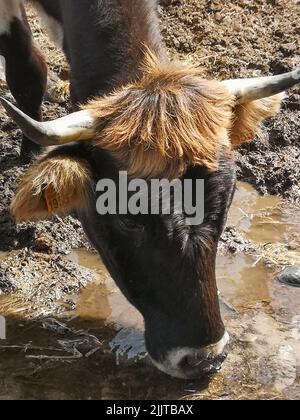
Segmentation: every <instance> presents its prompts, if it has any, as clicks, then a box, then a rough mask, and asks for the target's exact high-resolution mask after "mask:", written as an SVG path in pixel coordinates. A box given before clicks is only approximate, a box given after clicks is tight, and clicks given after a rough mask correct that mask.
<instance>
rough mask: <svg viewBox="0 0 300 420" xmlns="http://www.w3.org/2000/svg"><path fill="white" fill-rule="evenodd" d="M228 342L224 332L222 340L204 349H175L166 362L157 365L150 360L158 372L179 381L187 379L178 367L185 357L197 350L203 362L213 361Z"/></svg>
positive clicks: (195, 352) (226, 334) (228, 339)
mask: <svg viewBox="0 0 300 420" xmlns="http://www.w3.org/2000/svg"><path fill="white" fill-rule="evenodd" d="M229 341H230V338H229V335H228V333H227V332H225V334H224V336H223V338H222V339H221V340H220V341H219V342H218V343H216V344H213V345H211V346H208V347H204V348H202V349H196V348H189V347H182V348H177V349H174V350H171V351H170V352H169V353H168V355H167V357H166V360H165V361H164V362H163V363H158V362H156V361H155V360H153V359H151V360H152V363H153V364H154V366H156V367H157V368H158V369H159V370H160V371H162V372H164V373H166V374H167V375H170V376H173V377H174V378H179V379H187V377H186V376H185V374H184V372H183V371H181V370H180V369H179V368H178V366H179V363H180V361H181V360H182V358H183V357H185V356H193V355H195V354H197V353H198V352H199V350H200V351H201V352H202V353H203V354H202V358H203V361H205V360H207V361H209V360H211V359H214V358H216V357H218V356H220V355H221V354H222V353H223V351H224V349H225V348H226V346H227V345H228V343H229Z"/></svg>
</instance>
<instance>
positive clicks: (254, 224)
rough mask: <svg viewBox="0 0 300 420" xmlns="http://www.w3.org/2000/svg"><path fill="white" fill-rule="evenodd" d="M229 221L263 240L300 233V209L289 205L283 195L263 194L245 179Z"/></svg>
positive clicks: (251, 237) (252, 236)
mask: <svg viewBox="0 0 300 420" xmlns="http://www.w3.org/2000/svg"><path fill="white" fill-rule="evenodd" d="M228 224H229V225H233V226H236V227H237V228H238V229H239V230H241V231H242V232H244V233H245V234H246V235H247V238H248V239H250V240H252V241H255V242H261V243H277V242H281V243H282V242H286V241H289V240H291V239H292V238H293V237H294V236H295V235H297V236H298V237H299V235H300V232H299V230H300V209H299V208H296V207H294V206H291V207H289V206H285V205H284V204H283V201H282V200H281V199H280V198H279V197H274V196H260V195H259V194H258V193H257V191H256V190H255V189H254V188H253V187H252V186H251V185H249V184H247V183H245V182H239V183H238V188H237V191H236V194H235V199H234V205H233V206H232V208H231V210H230V213H229V218H228Z"/></svg>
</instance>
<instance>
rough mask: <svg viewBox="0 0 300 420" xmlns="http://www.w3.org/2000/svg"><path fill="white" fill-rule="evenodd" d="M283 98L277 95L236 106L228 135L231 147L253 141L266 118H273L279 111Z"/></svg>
mask: <svg viewBox="0 0 300 420" xmlns="http://www.w3.org/2000/svg"><path fill="white" fill-rule="evenodd" d="M284 97H285V94H279V95H276V96H271V97H269V98H264V99H260V100H257V101H253V102H247V103H245V104H242V105H237V106H236V107H235V109H234V116H233V125H232V129H231V135H230V137H231V143H232V144H233V146H239V145H240V144H241V143H244V142H246V141H249V140H253V139H254V138H255V136H256V134H257V132H258V131H259V127H260V125H261V123H262V122H263V121H264V120H266V119H267V118H270V117H274V116H275V115H276V114H277V113H278V112H279V111H280V107H281V102H282V100H283V99H284Z"/></svg>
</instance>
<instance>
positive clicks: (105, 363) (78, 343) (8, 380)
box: [0, 183, 300, 399]
mask: <svg viewBox="0 0 300 420" xmlns="http://www.w3.org/2000/svg"><path fill="white" fill-rule="evenodd" d="M228 223H229V225H237V226H238V228H239V229H240V230H242V231H243V232H244V233H245V235H246V237H247V238H249V239H252V240H255V241H257V242H262V243H276V242H281V243H287V242H289V241H290V240H291V239H293V238H294V236H295V234H298V233H299V227H300V211H295V210H294V209H293V210H292V209H291V208H288V207H284V208H282V205H281V201H280V200H279V199H277V198H274V197H259V196H258V194H257V193H256V192H255V191H254V190H253V188H252V187H250V186H248V185H247V184H244V183H240V184H239V189H238V191H237V194H236V197H235V200H234V205H233V207H232V209H231V212H230V216H229V221H228ZM1 257H3V255H2V254H0V259H1ZM68 258H69V259H70V260H71V261H73V262H75V263H78V264H79V265H81V266H83V267H86V268H89V269H91V270H92V272H93V277H94V278H93V281H92V282H91V283H89V284H88V286H87V287H86V288H85V289H83V290H82V291H81V293H80V294H79V295H78V296H76V303H77V305H76V310H75V311H74V312H73V313H72V314H71V315H70V316H69V317H68V318H67V319H66V318H62V319H60V320H58V321H55V320H50V321H49V320H48V321H47V322H44V323H43V322H41V321H36V322H27V321H24V320H23V321H22V319H10V320H8V327H7V328H8V329H7V331H8V339H7V340H6V341H0V399H7V398H17V399H43V398H45V399H91V398H92V399H178V398H191V399H193V398H195V399H206V398H208V399H212V398H213V399H242V398H254V399H281V398H283V399H288V398H290V399H298V398H299V395H300V290H299V289H293V288H289V287H287V286H284V285H282V284H279V283H278V282H276V281H275V280H274V274H275V271H274V269H271V268H268V267H266V265H265V264H264V263H263V262H262V261H258V260H257V259H255V258H254V257H252V256H250V255H241V254H237V255H227V256H223V255H220V256H219V257H218V266H217V277H218V286H219V290H220V298H221V307H222V311H223V316H224V320H225V323H226V326H227V328H228V330H229V333H230V335H231V337H232V342H231V347H232V348H231V352H230V356H229V358H228V361H227V363H226V365H225V367H224V369H223V371H222V372H221V373H220V374H219V375H216V376H215V377H214V378H213V379H212V380H211V382H209V380H208V379H205V380H203V381H197V382H191V381H188V382H184V381H180V380H176V379H173V378H168V377H167V376H165V375H164V374H162V373H160V372H158V371H157V370H156V369H155V368H154V367H153V366H152V365H151V364H150V362H149V361H148V359H147V358H146V357H145V347H144V341H143V334H142V332H143V320H142V318H141V316H140V314H139V313H138V312H137V311H136V310H135V309H134V308H132V307H131V306H130V305H129V303H128V302H127V300H126V299H125V298H124V297H123V295H122V294H121V293H120V291H119V289H118V288H117V287H116V286H115V284H114V282H113V281H112V279H111V278H110V277H109V275H108V274H107V272H106V270H105V268H104V266H103V264H102V263H101V261H100V258H99V257H98V256H97V255H95V254H91V253H89V252H86V251H83V250H79V251H73V252H72V254H71V255H69V257H68ZM4 344H5V346H6V348H4V349H3V348H2V349H1V345H2V347H3V346H4ZM82 384H84V386H82Z"/></svg>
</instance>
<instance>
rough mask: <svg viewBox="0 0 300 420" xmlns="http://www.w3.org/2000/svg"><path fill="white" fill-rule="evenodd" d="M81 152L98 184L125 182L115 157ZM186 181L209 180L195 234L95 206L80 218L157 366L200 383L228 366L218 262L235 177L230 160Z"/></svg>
mask: <svg viewBox="0 0 300 420" xmlns="http://www.w3.org/2000/svg"><path fill="white" fill-rule="evenodd" d="M71 147H72V146H71ZM76 147H78V154H79V153H80V157H81V158H82V157H83V156H84V155H86V156H89V157H88V160H89V163H90V165H91V167H92V170H93V176H94V179H95V181H97V182H98V180H99V179H102V178H109V179H115V180H116V182H118V181H117V176H118V171H117V169H116V167H115V165H114V164H113V162H112V161H111V159H110V158H109V156H108V155H106V154H105V153H103V152H100V151H99V152H98V151H95V149H94V150H93V152H92V153H91V151H88V146H85V145H83V144H81V145H78V146H76ZM64 149H65V150H68V149H69V148H68V147H66V148H64ZM69 150H70V149H69ZM74 150H75V149H74V146H73V152H74ZM84 150H85V153H84ZM91 156H92V159H91ZM185 177H186V178H198V179H204V180H205V219H204V222H203V223H202V224H201V225H199V226H188V225H187V224H186V223H185V219H184V217H183V216H178V215H177V216H176V215H169V216H151V215H147V216H141V215H140V216H130V215H127V216H120V215H115V216H113V215H107V216H100V215H99V214H98V213H97V211H96V204H95V203H96V201H95V200H94V199H92V200H91V201H90V204H89V207H88V208H87V209H86V210H85V211H82V212H81V213H80V214H79V217H80V219H81V221H82V223H83V226H84V229H85V231H86V233H87V235H88V237H89V238H90V240H91V242H92V243H93V244H94V246H95V247H96V249H97V250H98V251H99V252H100V254H101V256H102V258H103V260H104V262H105V264H106V266H107V268H108V270H109V271H110V273H111V275H112V276H113V278H114V280H115V281H116V283H117V284H118V286H119V287H120V289H121V290H122V292H123V293H124V294H125V296H126V297H127V298H128V300H129V301H130V302H131V303H132V304H133V305H134V306H135V307H136V308H137V309H138V310H139V311H140V312H141V314H142V315H143V317H144V320H145V337H146V345H147V349H148V352H149V355H150V357H151V358H152V360H153V362H154V364H155V365H156V366H157V367H158V368H159V369H161V370H163V371H165V372H166V373H168V374H170V375H172V376H176V377H181V378H194V377H199V376H201V374H203V373H210V372H214V371H216V370H218V369H219V368H220V367H221V364H222V362H223V361H224V359H225V358H226V347H227V343H228V335H227V333H226V332H225V328H224V325H223V322H222V319H221V315H220V309H219V302H218V292H217V286H216V278H215V261H216V252H217V245H218V241H219V237H220V235H221V233H222V230H223V227H224V223H225V221H226V217H227V212H228V208H229V206H230V204H231V200H232V196H233V191H234V188H235V170H234V165H233V163H232V161H231V160H230V158H228V157H227V158H226V157H223V158H221V160H220V169H219V171H218V172H215V173H213V174H208V173H207V171H206V170H204V169H203V168H194V169H192V170H190V171H189V173H187V174H186V175H185Z"/></svg>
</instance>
